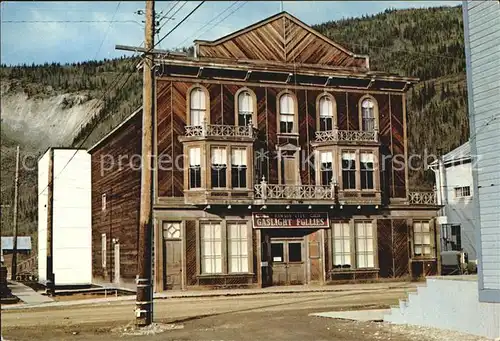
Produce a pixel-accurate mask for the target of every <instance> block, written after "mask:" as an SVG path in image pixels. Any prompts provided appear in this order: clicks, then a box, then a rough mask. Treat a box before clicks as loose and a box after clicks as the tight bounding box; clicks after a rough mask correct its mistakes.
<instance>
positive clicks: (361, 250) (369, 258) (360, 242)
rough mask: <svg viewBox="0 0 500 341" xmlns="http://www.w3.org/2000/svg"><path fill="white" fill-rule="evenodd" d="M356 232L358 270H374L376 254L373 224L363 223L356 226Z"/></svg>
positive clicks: (369, 222) (357, 223)
mask: <svg viewBox="0 0 500 341" xmlns="http://www.w3.org/2000/svg"><path fill="white" fill-rule="evenodd" d="M354 229H355V232H356V262H357V264H356V265H357V267H358V268H373V267H374V266H375V254H374V251H373V224H372V222H371V221H361V222H356V223H355V224H354Z"/></svg>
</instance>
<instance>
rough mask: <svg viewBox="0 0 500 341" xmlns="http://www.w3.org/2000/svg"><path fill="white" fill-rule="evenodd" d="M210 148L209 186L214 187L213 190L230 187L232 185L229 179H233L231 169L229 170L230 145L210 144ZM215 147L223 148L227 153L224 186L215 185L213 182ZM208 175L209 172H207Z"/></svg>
mask: <svg viewBox="0 0 500 341" xmlns="http://www.w3.org/2000/svg"><path fill="white" fill-rule="evenodd" d="M208 148H209V150H210V153H207V154H208V155H209V157H210V170H209V171H208V173H209V175H210V176H209V179H210V181H209V184H208V188H210V189H213V190H220V189H224V190H226V189H229V188H230V186H229V184H228V182H229V180H230V179H231V173H230V170H229V168H230V167H229V165H228V163H229V157H228V150H230V148H229V146H228V145H219V144H210V145H209V146H208ZM214 149H222V150H224V151H225V154H226V170H225V182H226V183H225V186H224V187H218V186H217V187H214V184H213V183H212V171H213V164H212V151H213V150H214ZM207 176H208V174H207Z"/></svg>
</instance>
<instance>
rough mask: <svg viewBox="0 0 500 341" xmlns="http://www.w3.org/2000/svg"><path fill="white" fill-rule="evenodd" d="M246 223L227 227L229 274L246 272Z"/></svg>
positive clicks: (232, 224)
mask: <svg viewBox="0 0 500 341" xmlns="http://www.w3.org/2000/svg"><path fill="white" fill-rule="evenodd" d="M247 231H248V229H247V225H246V223H231V224H228V225H227V235H228V244H229V245H228V270H229V272H230V273H231V272H248V236H247Z"/></svg>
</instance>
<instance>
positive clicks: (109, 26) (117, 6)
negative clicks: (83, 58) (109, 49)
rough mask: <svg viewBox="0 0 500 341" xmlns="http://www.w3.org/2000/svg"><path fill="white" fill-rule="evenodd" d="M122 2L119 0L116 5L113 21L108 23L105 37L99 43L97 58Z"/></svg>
mask: <svg viewBox="0 0 500 341" xmlns="http://www.w3.org/2000/svg"><path fill="white" fill-rule="evenodd" d="M121 3H122V2H121V1H119V2H118V5H116V8H115V13H114V14H113V17H112V18H111V21H110V23H109V25H108V29H107V30H106V33H105V34H104V38H103V39H102V41H101V44H100V45H99V48H98V49H97V52H96V54H95V57H94V59H97V56H98V55H99V52H101V48H102V45H104V42H105V41H106V38H107V37H108V33H109V30H110V28H111V25H112V24H113V22H114V20H115V16H116V13H118V9H119V8H120V5H121Z"/></svg>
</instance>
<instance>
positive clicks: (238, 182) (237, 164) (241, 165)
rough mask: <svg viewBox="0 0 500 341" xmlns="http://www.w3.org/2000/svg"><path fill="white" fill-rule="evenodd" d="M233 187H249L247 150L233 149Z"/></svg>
mask: <svg viewBox="0 0 500 341" xmlns="http://www.w3.org/2000/svg"><path fill="white" fill-rule="evenodd" d="M231 187H233V188H246V187H247V150H246V148H232V149H231Z"/></svg>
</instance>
